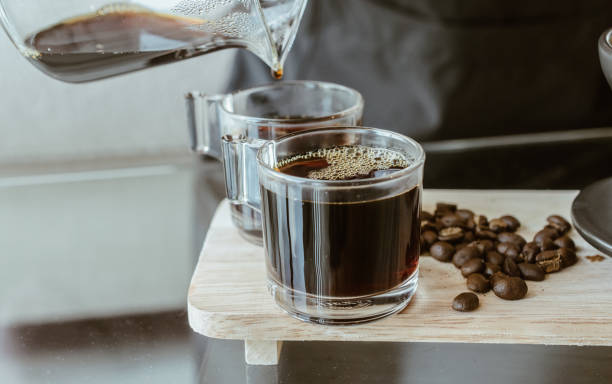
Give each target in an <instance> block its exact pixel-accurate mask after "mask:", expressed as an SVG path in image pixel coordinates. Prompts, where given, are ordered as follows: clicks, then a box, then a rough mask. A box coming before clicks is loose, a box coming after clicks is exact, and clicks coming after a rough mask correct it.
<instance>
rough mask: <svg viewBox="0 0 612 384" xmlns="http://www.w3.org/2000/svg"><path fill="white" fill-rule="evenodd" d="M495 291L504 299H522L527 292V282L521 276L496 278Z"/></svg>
mask: <svg viewBox="0 0 612 384" xmlns="http://www.w3.org/2000/svg"><path fill="white" fill-rule="evenodd" d="M492 287H493V292H494V293H495V295H496V296H497V297H499V298H502V299H504V300H520V299H522V298H523V297H525V295H526V294H527V284H525V281H524V280H523V279H521V278H520V277H505V278H504V277H502V278H497V279H495V282H494V283H493V285H492Z"/></svg>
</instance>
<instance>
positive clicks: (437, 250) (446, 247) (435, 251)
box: [429, 241, 455, 262]
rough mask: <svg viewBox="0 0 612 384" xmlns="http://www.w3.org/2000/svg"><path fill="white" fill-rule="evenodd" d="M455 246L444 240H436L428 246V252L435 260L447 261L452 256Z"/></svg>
mask: <svg viewBox="0 0 612 384" xmlns="http://www.w3.org/2000/svg"><path fill="white" fill-rule="evenodd" d="M454 253H455V247H453V246H452V245H451V244H449V243H447V242H446V241H437V242H435V243H433V244H432V245H431V247H430V248H429V254H430V255H431V256H432V257H433V258H434V259H436V260H439V261H443V262H448V261H451V259H452V258H453V254H454Z"/></svg>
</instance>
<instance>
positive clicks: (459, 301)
mask: <svg viewBox="0 0 612 384" xmlns="http://www.w3.org/2000/svg"><path fill="white" fill-rule="evenodd" d="M476 308H478V296H476V295H475V294H473V293H472V292H463V293H460V294H459V295H457V297H455V298H454V299H453V309H454V310H455V311H459V312H469V311H473V310H475V309H476Z"/></svg>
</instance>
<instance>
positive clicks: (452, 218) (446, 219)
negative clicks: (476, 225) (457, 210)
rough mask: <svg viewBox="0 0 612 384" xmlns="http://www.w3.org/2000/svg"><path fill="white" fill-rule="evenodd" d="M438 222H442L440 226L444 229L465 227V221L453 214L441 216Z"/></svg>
mask: <svg viewBox="0 0 612 384" xmlns="http://www.w3.org/2000/svg"><path fill="white" fill-rule="evenodd" d="M440 221H441V222H442V225H443V226H444V227H446V228H448V227H462V226H463V225H465V220H463V219H462V218H461V217H459V216H457V215H455V214H454V213H450V214H446V215H444V216H442V218H441V219H440Z"/></svg>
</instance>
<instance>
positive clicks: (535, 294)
mask: <svg viewBox="0 0 612 384" xmlns="http://www.w3.org/2000/svg"><path fill="white" fill-rule="evenodd" d="M577 193H578V192H577V191H485V190H425V192H424V202H423V209H426V210H430V211H433V207H434V205H435V203H436V202H437V201H444V202H454V203H457V204H458V205H459V206H460V207H464V208H468V209H471V210H473V211H474V212H476V213H480V214H484V215H487V216H488V217H489V218H493V217H496V216H499V215H502V214H507V213H510V214H513V215H515V216H516V217H517V218H518V219H519V220H520V221H521V223H522V226H521V228H520V229H519V230H518V233H519V234H521V235H523V236H524V237H525V238H526V239H527V240H528V241H529V240H530V239H531V238H532V236H533V235H534V234H535V232H537V231H538V230H539V229H541V228H542V227H543V226H544V224H545V223H546V217H547V216H548V215H549V214H551V213H558V214H561V215H563V216H564V217H566V218H568V219H569V218H570V206H571V203H572V201H573V199H574V197H575V196H576V195H577ZM611 224H612V223H611ZM570 235H571V237H572V238H573V239H574V241H575V242H576V246H577V247H578V256H579V260H578V263H576V264H575V265H574V266H572V267H570V268H568V269H566V270H563V271H561V272H558V273H554V274H549V275H547V277H546V279H545V280H544V281H541V282H532V281H529V282H527V285H528V287H529V292H528V293H527V296H526V297H525V298H524V299H523V300H519V301H504V300H501V299H499V298H498V297H496V296H495V295H494V294H493V293H492V292H489V293H486V294H484V295H482V294H481V295H479V298H480V307H479V308H478V309H477V310H476V311H474V312H467V313H461V312H455V311H453V310H452V309H451V301H452V300H453V298H454V297H455V296H456V295H457V294H459V293H461V292H464V291H467V289H466V286H465V279H464V278H463V277H462V276H461V274H460V273H459V271H458V270H457V269H456V268H455V267H454V266H453V265H452V264H449V263H441V262H438V261H436V260H434V259H433V258H431V257H428V256H423V257H421V260H420V271H419V288H418V290H417V293H416V294H415V296H414V298H413V300H412V302H411V303H410V304H409V305H408V306H407V307H406V309H405V310H404V311H402V312H401V313H399V314H396V315H393V316H390V317H387V318H385V319H382V320H378V321H375V322H372V323H366V324H362V325H353V326H322V325H315V324H308V323H305V322H302V321H299V320H296V319H294V318H292V317H290V316H289V315H287V314H286V313H284V312H283V311H282V310H281V309H279V308H278V307H277V306H276V305H275V303H274V301H273V300H272V298H271V296H270V295H269V294H268V292H267V288H266V274H265V265H264V250H263V248H261V247H258V246H255V245H252V244H250V243H248V242H246V241H245V240H243V239H242V238H241V237H240V236H239V234H238V231H237V230H236V228H234V226H233V225H232V223H231V219H230V212H229V204H228V202H227V201H223V202H222V203H221V204H220V206H219V208H218V209H217V212H216V214H215V217H214V219H213V221H212V223H211V226H210V229H209V231H208V235H207V237H206V240H205V242H204V247H203V249H202V253H201V255H200V260H199V262H198V265H197V267H196V269H195V272H194V274H193V278H192V281H191V286H190V288H189V297H188V312H189V323H190V325H191V327H192V328H193V329H194V330H195V331H196V332H198V333H201V334H203V335H206V336H209V337H214V338H221V339H241V340H245V345H246V358H247V362H249V363H254V364H260V363H263V364H275V362H276V361H277V358H278V354H279V352H280V347H279V346H280V343H278V341H283V340H350V341H395V342H398V341H399V342H415V341H416V342H465V343H517V344H522V343H524V344H562V345H612V318H611V316H612V260H611V259H609V258H607V257H606V258H605V259H604V260H603V261H601V262H591V261H589V260H587V259H586V258H585V256H586V255H595V254H598V252H597V251H596V250H595V249H593V248H592V247H591V246H590V245H588V244H587V243H586V242H585V241H584V240H583V239H582V238H581V237H580V236H579V235H578V233H577V232H576V231H575V230H572V231H571V232H570Z"/></svg>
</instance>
